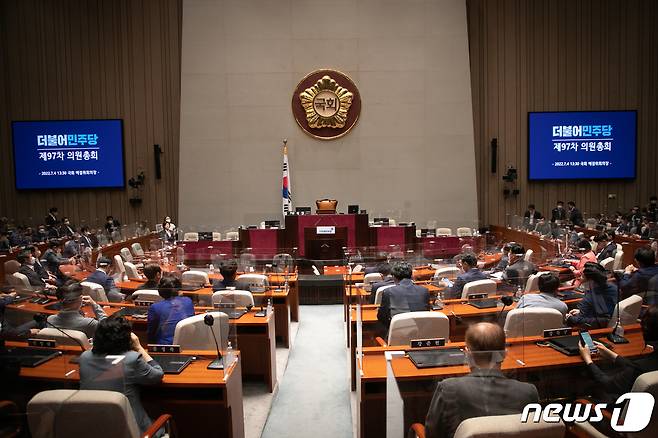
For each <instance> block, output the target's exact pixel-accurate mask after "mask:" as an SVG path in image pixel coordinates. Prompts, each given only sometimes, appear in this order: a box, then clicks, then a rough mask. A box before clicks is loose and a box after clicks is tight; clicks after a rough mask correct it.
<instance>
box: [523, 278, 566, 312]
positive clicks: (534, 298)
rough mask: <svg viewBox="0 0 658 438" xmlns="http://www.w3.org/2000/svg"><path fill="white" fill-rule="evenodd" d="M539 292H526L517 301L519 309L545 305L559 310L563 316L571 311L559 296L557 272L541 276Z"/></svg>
mask: <svg viewBox="0 0 658 438" xmlns="http://www.w3.org/2000/svg"><path fill="white" fill-rule="evenodd" d="M538 282H539V293H538V294H536V293H530V294H525V295H523V296H522V297H521V299H520V300H519V302H518V303H516V308H517V309H522V308H524V307H545V308H550V309H555V310H558V311H559V312H560V313H561V314H562V316H564V315H566V314H567V312H568V311H569V308H568V307H567V305H566V304H565V303H564V302H563V301H561V300H560V299H559V298H558V297H557V289H558V287H560V279H559V278H558V277H557V276H556V275H555V274H543V275H540V276H539V280H538Z"/></svg>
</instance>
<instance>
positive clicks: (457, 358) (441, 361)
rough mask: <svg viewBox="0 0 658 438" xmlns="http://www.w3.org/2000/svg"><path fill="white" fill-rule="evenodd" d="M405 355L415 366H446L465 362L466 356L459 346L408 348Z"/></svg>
mask: <svg viewBox="0 0 658 438" xmlns="http://www.w3.org/2000/svg"><path fill="white" fill-rule="evenodd" d="M407 355H408V356H409V359H411V361H412V362H413V364H414V365H415V366H416V368H433V367H446V366H453V365H463V364H465V363H466V356H465V355H464V352H463V351H462V350H460V349H459V348H444V349H441V350H410V351H408V352H407Z"/></svg>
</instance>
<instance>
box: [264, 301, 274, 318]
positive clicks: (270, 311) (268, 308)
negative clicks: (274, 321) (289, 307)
mask: <svg viewBox="0 0 658 438" xmlns="http://www.w3.org/2000/svg"><path fill="white" fill-rule="evenodd" d="M271 314H272V299H271V298H268V299H267V309H266V311H265V315H266V316H269V315H271Z"/></svg>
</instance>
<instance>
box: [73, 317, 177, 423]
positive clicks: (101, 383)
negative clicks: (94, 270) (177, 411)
mask: <svg viewBox="0 0 658 438" xmlns="http://www.w3.org/2000/svg"><path fill="white" fill-rule="evenodd" d="M107 355H120V356H124V358H123V360H122V361H121V362H120V364H121V365H120V366H122V367H123V372H121V373H116V372H114V371H113V367H116V365H115V364H114V362H113V361H112V360H108V359H106V356H107ZM113 375H114V376H117V378H115V379H112V378H110V376H113ZM119 376H120V377H119ZM163 377H164V372H163V371H162V367H161V366H160V365H159V364H158V363H157V362H156V361H155V360H153V358H152V357H151V356H149V354H148V352H147V351H146V350H145V349H144V347H142V346H141V345H140V343H139V338H138V337H137V336H136V335H135V334H134V333H131V331H130V323H129V322H128V321H126V319H125V318H123V317H118V318H108V319H104V320H103V321H101V322H100V324H98V329H97V330H96V335H95V336H94V347H93V348H92V349H91V350H88V351H85V352H84V353H82V355H80V389H83V390H84V389H97V390H98V389H100V390H106V391H116V392H120V393H122V394H124V395H125V396H126V397H127V398H128V401H129V402H130V407H131V408H132V411H133V414H134V416H135V420H136V422H137V425H138V426H139V429H140V430H141V432H142V433H144V432H145V431H146V430H147V429H148V428H149V426H150V425H151V423H152V421H151V419H150V418H149V416H148V414H147V413H146V410H145V409H144V407H143V406H142V403H141V401H140V397H139V387H140V386H141V385H157V384H158V383H160V382H161V381H162V378H163Z"/></svg>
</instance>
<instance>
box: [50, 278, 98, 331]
mask: <svg viewBox="0 0 658 438" xmlns="http://www.w3.org/2000/svg"><path fill="white" fill-rule="evenodd" d="M57 298H58V299H59V300H60V301H61V303H62V310H60V311H59V313H58V314H57V315H50V316H49V317H48V319H47V321H48V323H50V324H52V325H53V326H55V327H58V328H60V329H72V330H79V331H81V332H84V334H86V335H87V337H88V338H93V337H94V333H95V332H96V328H97V327H98V322H99V321H102V320H103V319H105V318H106V317H107V315H105V312H104V311H103V308H102V307H101V306H99V305H98V304H96V302H95V301H94V300H93V299H92V298H91V297H90V296H88V295H82V286H80V283H77V282H73V281H71V282H69V283H66V284H65V285H64V286H61V287H59V288H58V289H57ZM82 306H91V308H92V310H93V311H94V315H95V318H87V317H86V316H82V315H81V314H80V308H81V307H82Z"/></svg>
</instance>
